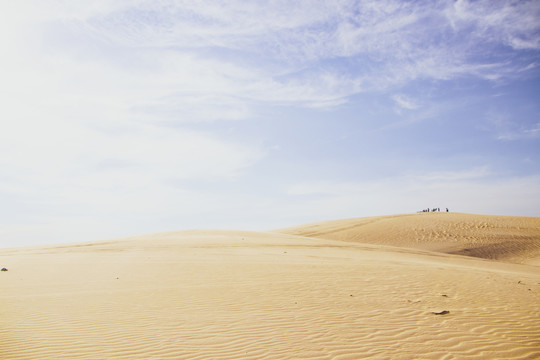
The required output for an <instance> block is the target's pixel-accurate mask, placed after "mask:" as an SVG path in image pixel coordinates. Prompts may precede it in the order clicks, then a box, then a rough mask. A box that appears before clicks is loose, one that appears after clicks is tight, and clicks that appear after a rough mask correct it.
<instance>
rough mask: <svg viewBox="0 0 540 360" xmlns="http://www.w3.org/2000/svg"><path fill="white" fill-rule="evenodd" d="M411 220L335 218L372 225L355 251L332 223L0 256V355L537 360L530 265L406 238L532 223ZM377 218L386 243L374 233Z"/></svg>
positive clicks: (539, 294) (539, 345)
mask: <svg viewBox="0 0 540 360" xmlns="http://www.w3.org/2000/svg"><path fill="white" fill-rule="evenodd" d="M416 215H417V214H414V215H411V216H410V217H409V216H398V217H395V218H386V219H385V218H371V219H364V220H347V221H345V222H344V223H343V224H345V223H346V222H350V223H351V224H352V222H354V221H357V225H358V226H357V227H356V228H357V230H359V229H361V228H362V227H364V229H365V228H368V229H371V230H370V231H371V233H364V234H363V235H362V238H361V240H362V242H359V239H358V238H347V239H345V238H344V239H342V240H347V241H338V240H332V239H327V238H325V237H327V236H328V234H330V233H331V231H329V229H331V228H332V226H334V225H332V226H330V227H329V225H331V224H330V223H321V224H319V225H317V224H312V225H310V228H311V229H312V230H313V229H318V231H320V232H321V233H322V232H325V231H326V232H327V233H326V235H325V236H320V233H319V235H318V236H320V237H319V238H314V237H305V236H299V235H294V234H292V235H290V234H283V233H278V232H265V233H262V232H244V231H185V232H170V233H162V234H153V235H145V236H140V237H132V238H125V239H119V240H111V241H103V242H94V243H81V244H71V245H62V246H49V247H36V248H21V249H6V250H1V251H0V267H7V268H8V269H9V271H8V272H3V273H1V274H0V289H2V296H1V297H0V359H538V358H540V267H537V266H532V265H524V264H516V263H508V262H505V261H493V260H485V259H477V258H472V257H465V256H459V255H452V254H446V253H443V252H434V251H430V250H432V249H431V246H427V245H422V246H416V245H415V244H417V243H418V242H420V241H419V240H421V239H417V238H416V236H415V237H413V236H412V234H417V233H421V232H422V230H421V228H420V226H422V225H421V224H420V222H423V224H424V226H425V230H424V232H426V233H427V234H429V235H426V239H427V238H429V237H431V238H432V239H439V240H440V236H439V237H438V236H436V235H435V234H443V233H444V232H445V231H446V233H447V234H449V233H455V234H461V235H459V239H461V236H462V235H463V234H464V233H465V232H466V230H463V229H461V228H460V227H463V228H467V226H468V229H470V230H471V233H476V234H477V235H475V236H472V235H471V238H473V237H474V239H480V240H478V241H481V242H483V243H484V244H485V243H487V242H489V239H490V237H489V236H484V235H482V236H484V237H482V236H481V235H480V233H481V230H478V229H477V227H478V228H480V229H481V228H482V227H481V224H483V222H485V223H486V224H488V225H487V226H486V228H487V229H493V228H492V227H490V226H491V225H489V224H492V226H499V225H500V227H501V229H503V230H500V232H497V231H495V230H488V231H493V234H495V233H497V234H499V233H502V232H504V231H507V234H514V235H515V236H518V235H519V234H521V235H523V234H522V233H521V232H519V231H521V228H523V227H526V226H529V228H530V229H531V233H529V235H530V236H535V235H531V234H534V231H536V232H537V231H538V225H534V224H538V220H537V219H536V220H535V219H528V220H527V219H518V222H519V221H522V223H521V225H519V228H520V229H519V231H518V232H512V231H513V230H511V229H515V227H512V228H511V229H510V228H508V227H507V225H508V224H509V223H508V224H507V223H506V222H504V221H507V220H508V219H506V218H504V219H502V220H501V221H503V223H500V222H497V221H496V220H495V219H493V218H492V219H488V218H483V217H478V218H476V219H477V220H474V222H473V224H477V221H479V220H478V219H480V218H482V219H483V220H482V221H483V222H480V223H478V224H480V225H478V226H477V225H474V226H471V225H466V224H470V223H469V222H465V220H463V221H464V222H462V223H461V222H459V221H458V222H457V223H456V225H454V226H456V227H457V228H456V229H453V227H452V225H450V224H449V222H448V219H450V217H448V218H443V217H442V215H448V214H436V216H432V217H427V216H425V217H424V216H419V217H415V216H416ZM424 215H428V214H424ZM429 215H433V214H429ZM439 215H440V216H439ZM452 217H453V218H454V219H466V216H465V215H459V214H453V215H452ZM407 219H409V220H407ZM413 219H414V220H413ZM416 219H421V220H418V221H420V222H416V223H415V224H416V225H415V226H414V227H410V228H409V229H402V231H403V233H404V234H409V235H408V236H410V237H409V238H406V237H402V238H401V239H395V242H392V241H391V238H392V236H394V235H395V234H398V233H399V228H400V226H399V225H398V223H400V224H401V226H405V224H409V225H410V224H412V223H413V221H417V220H416ZM394 221H396V223H394ZM460 221H461V220H460ZM362 222H363V223H364V225H360V223H362ZM381 222H382V223H383V224H384V225H381V226H379V229H380V230H381V231H383V230H384V229H387V230H388V231H391V232H393V233H394V235H388V237H385V236H384V235H382V234H379V235H377V234H376V231H375V228H374V227H376V226H377V223H381ZM370 224H371V225H370ZM459 224H463V225H459ZM496 224H499V225H496ZM501 224H507V225H501ZM409 225H408V226H409ZM514 225H515V223H514ZM514 225H512V226H514ZM340 226H341V225H340ZM355 226H356V225H355ZM369 226H371V228H369ZM508 226H509V225H508ZM535 226H536V227H535ZM301 228H305V227H299V228H298V229H297V230H295V231H292V230H291V229H289V230H288V231H291V232H296V233H299V232H300V229H301ZM338 228H339V226H337V225H336V226H334V227H333V228H332V229H334V230H332V231H334V232H336V233H339V234H340V236H343V237H346V236H345V233H346V232H347V230H340V231H335V229H338ZM324 229H327V230H324ZM348 231H350V233H349V234H352V232H354V231H353V230H352V229H350V230H348ZM367 234H373V236H375V235H377V236H378V238H377V239H387V240H385V241H384V243H385V244H386V245H381V243H378V242H377V241H375V240H370V238H369V236H368V235H367ZM521 235H519V236H521ZM455 236H456V237H457V236H458V235H455ZM447 237H448V238H451V236H449V235H447ZM536 239H538V238H536ZM366 240H369V241H366ZM439 240H437V244H438V245H437V246H434V247H433V249H436V250H440V249H442V247H441V248H438V246H439V245H440V246H442V242H441V241H439ZM533 240H534V239H533ZM370 241H373V242H376V244H367V243H366V242H370ZM432 241H434V240H432ZM460 241H465V240H460ZM537 241H538V240H537ZM424 242H426V243H428V241H426V240H424ZM497 242H501V241H500V239H499V240H497ZM387 245H388V246H387ZM397 246H401V247H397ZM415 247H416V248H415ZM531 249H532V250H530V251H531V254H532V255H531V254H528V253H526V251H522V250H520V251H519V256H520V257H521V258H526V259H531V258H534V256H536V255H534V254H536V251H537V250H536V249H535V248H534V247H531ZM490 251H492V250H490ZM501 251H502V252H506V251H509V250H501ZM511 252H512V253H516V252H515V251H513V250H512V251H511ZM512 256H514V255H512ZM496 258H498V257H496ZM503 258H504V259H507V258H508V257H507V256H506V255H505V256H503ZM511 258H512V257H511ZM437 314H440V315H437Z"/></svg>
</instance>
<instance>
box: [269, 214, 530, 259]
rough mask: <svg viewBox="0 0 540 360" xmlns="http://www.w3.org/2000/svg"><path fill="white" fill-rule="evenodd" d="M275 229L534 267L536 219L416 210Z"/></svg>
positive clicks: (302, 234)
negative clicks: (410, 212)
mask: <svg viewBox="0 0 540 360" xmlns="http://www.w3.org/2000/svg"><path fill="white" fill-rule="evenodd" d="M278 231H280V232H284V233H288V234H295V235H301V236H310V237H319V238H324V239H333V240H342V241H352V242H361V243H369V244H384V245H392V246H400V247H408V248H416V249H424V250H432V251H440V252H444V253H448V254H460V255H467V256H474V257H479V258H485V259H495V260H502V261H507V262H517V263H530V264H538V265H540V217H518V216H492V215H476V214H459V213H444V212H443V213H440V212H436V213H417V214H403V215H394V216H379V217H370V218H358V219H344V220H336V221H325V222H319V223H314V224H307V225H300V226H295V227H291V228H287V229H282V230H278Z"/></svg>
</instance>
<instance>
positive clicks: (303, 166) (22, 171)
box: [0, 0, 540, 248]
mask: <svg viewBox="0 0 540 360" xmlns="http://www.w3.org/2000/svg"><path fill="white" fill-rule="evenodd" d="M0 51H1V57H0V79H1V81H0V201H1V203H0V248H1V247H3V248H6V247H17V246H26V245H41V244H52V243H64V242H79V241H91V240H103V239H108V238H114V237H121V236H130V235H137V234H144V233H153V232H160V231H173V230H183V229H242V230H259V231H263V230H271V229H276V228H280V227H285V226H291V225H298V224H303V223H308V222H315V221H321V220H331V219H340V218H352V217H364V216H379V215H390V214H401V213H414V212H416V211H419V210H422V209H425V208H433V207H439V208H441V209H445V208H447V207H448V208H449V209H450V211H456V212H468V213H479V214H493V215H512V216H540V2H538V1H496V0H495V1H494V0H489V1H482V0H479V1H461V0H458V1H394V0H367V1H361V0H329V1H323V0H321V1H316V0H309V1H308V0H273V1H240V0H227V1H207V0H200V1H199V0H186V1H182V0H178V1H168V0H159V1H156V0H153V1H144V0H140V1H138V0H132V1H122V0H115V1H112V0H93V1H77V0H74V1H61V0H58V1H56V0H27V1H2V2H1V3H0Z"/></svg>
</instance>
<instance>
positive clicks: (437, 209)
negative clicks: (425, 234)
mask: <svg viewBox="0 0 540 360" xmlns="http://www.w3.org/2000/svg"><path fill="white" fill-rule="evenodd" d="M435 211H438V212H441V208H433V209H430V208H427V209H424V210H422V212H435ZM446 212H448V208H446Z"/></svg>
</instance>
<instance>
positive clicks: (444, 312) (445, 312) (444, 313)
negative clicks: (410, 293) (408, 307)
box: [432, 310, 450, 315]
mask: <svg viewBox="0 0 540 360" xmlns="http://www.w3.org/2000/svg"><path fill="white" fill-rule="evenodd" d="M432 314H433V315H446V314H450V311H448V310H443V311H441V312H432Z"/></svg>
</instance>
